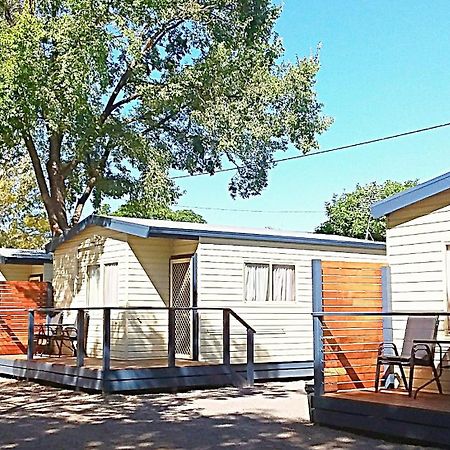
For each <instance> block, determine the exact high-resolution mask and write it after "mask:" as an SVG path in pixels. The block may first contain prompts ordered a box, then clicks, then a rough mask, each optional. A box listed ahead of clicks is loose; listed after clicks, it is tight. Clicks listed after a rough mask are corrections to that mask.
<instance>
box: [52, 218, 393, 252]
mask: <svg viewBox="0 0 450 450" xmlns="http://www.w3.org/2000/svg"><path fill="white" fill-rule="evenodd" d="M95 225H96V226H100V227H103V228H106V229H108V230H111V231H116V232H120V233H125V234H129V235H132V236H137V237H142V238H150V237H166V238H177V239H191V240H198V239H200V238H206V237H208V238H220V239H239V240H252V241H265V242H282V243H291V244H303V245H318V246H331V247H347V248H355V249H364V250H379V251H384V250H385V249H386V245H385V244H384V243H383V242H373V241H367V240H363V239H353V238H348V237H343V236H333V235H325V234H315V233H304V232H298V231H283V230H274V229H270V228H241V227H229V226H222V225H210V224H200V223H190V222H172V221H165V220H153V219H136V218H130V217H109V216H97V215H91V216H89V217H87V218H86V219H84V220H83V221H81V222H80V223H79V224H77V225H75V226H74V227H73V228H72V229H71V230H70V231H69V232H68V233H67V234H66V235H65V236H62V237H59V238H57V239H55V240H53V241H52V242H51V243H50V244H49V246H48V247H47V250H49V251H54V250H55V249H56V248H57V247H58V246H59V245H61V244H62V243H63V242H65V241H67V240H70V239H71V238H73V237H74V236H76V235H77V234H79V233H80V232H81V231H83V230H85V229H86V228H88V227H89V226H95Z"/></svg>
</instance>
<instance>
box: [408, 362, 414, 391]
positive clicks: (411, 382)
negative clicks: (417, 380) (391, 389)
mask: <svg viewBox="0 0 450 450" xmlns="http://www.w3.org/2000/svg"><path fill="white" fill-rule="evenodd" d="M413 385H414V364H411V365H410V366H409V386H408V387H407V389H408V395H409V396H410V397H412V390H413Z"/></svg>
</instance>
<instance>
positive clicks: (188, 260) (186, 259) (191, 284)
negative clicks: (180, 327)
mask: <svg viewBox="0 0 450 450" xmlns="http://www.w3.org/2000/svg"><path fill="white" fill-rule="evenodd" d="M186 263H189V274H190V280H189V307H192V306H193V301H194V273H193V262H192V257H191V256H180V257H176V256H175V257H172V258H171V259H170V276H169V280H170V282H169V285H170V287H169V294H170V295H169V297H170V303H169V304H170V306H171V307H173V306H174V305H173V266H174V265H175V264H186ZM183 314H186V315H188V317H189V332H190V336H189V354H187V353H175V356H176V357H177V358H187V359H192V358H193V348H194V323H193V320H192V319H193V314H192V312H190V311H186V312H185V311H175V342H176V333H177V327H176V318H177V315H178V316H179V315H183ZM175 345H176V344H175ZM175 348H176V347H175Z"/></svg>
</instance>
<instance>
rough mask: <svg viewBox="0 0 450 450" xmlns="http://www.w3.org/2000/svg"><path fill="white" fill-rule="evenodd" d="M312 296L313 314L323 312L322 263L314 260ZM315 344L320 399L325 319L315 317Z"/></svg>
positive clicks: (316, 394)
mask: <svg viewBox="0 0 450 450" xmlns="http://www.w3.org/2000/svg"><path fill="white" fill-rule="evenodd" d="M312 295H313V312H315V313H320V312H323V302H322V262H321V260H320V259H313V260H312ZM313 343H314V396H316V397H320V396H321V395H323V393H324V359H323V358H324V356H323V317H315V316H313Z"/></svg>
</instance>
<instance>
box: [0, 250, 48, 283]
mask: <svg viewBox="0 0 450 450" xmlns="http://www.w3.org/2000/svg"><path fill="white" fill-rule="evenodd" d="M52 260H53V257H52V255H51V254H50V253H46V252H45V251H43V250H28V249H15V248H0V281H48V282H49V281H51V280H52V273H53V264H52Z"/></svg>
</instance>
